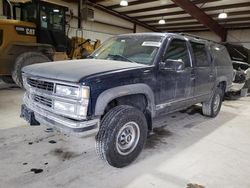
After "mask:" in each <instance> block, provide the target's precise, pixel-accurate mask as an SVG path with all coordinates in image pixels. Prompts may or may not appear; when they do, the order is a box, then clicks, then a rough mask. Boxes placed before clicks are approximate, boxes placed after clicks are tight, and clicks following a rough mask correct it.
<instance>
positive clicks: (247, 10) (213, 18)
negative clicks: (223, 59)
mask: <svg viewBox="0 0 250 188" xmlns="http://www.w3.org/2000/svg"><path fill="white" fill-rule="evenodd" d="M89 2H90V3H89V4H90V5H92V6H95V7H96V6H97V7H98V8H99V9H103V10H104V11H108V12H109V13H112V14H114V15H116V16H121V17H126V19H127V20H130V21H132V22H134V23H136V24H139V25H142V26H146V28H148V29H151V30H154V31H162V32H166V31H171V32H180V31H181V32H187V31H205V30H211V31H213V32H215V33H216V34H217V35H219V36H220V37H221V38H222V40H225V38H224V35H225V32H226V30H228V29H239V28H241V29H244V28H247V29H249V28H250V1H249V0H237V1H232V0H143V1H142V0H128V6H127V7H121V6H120V5H119V3H120V0H92V1H89ZM222 12H226V13H227V14H228V17H227V18H226V19H222V20H219V19H218V14H219V13H222ZM162 18H163V19H165V20H166V24H164V25H159V24H158V21H159V19H162Z"/></svg>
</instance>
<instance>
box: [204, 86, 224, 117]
mask: <svg viewBox="0 0 250 188" xmlns="http://www.w3.org/2000/svg"><path fill="white" fill-rule="evenodd" d="M222 100H223V91H222V89H221V88H219V87H217V88H216V89H215V91H214V93H213V96H212V97H211V98H210V99H209V100H207V101H205V102H203V103H202V112H203V115H204V116H208V117H216V116H217V115H218V113H219V112H220V109H221V104H222Z"/></svg>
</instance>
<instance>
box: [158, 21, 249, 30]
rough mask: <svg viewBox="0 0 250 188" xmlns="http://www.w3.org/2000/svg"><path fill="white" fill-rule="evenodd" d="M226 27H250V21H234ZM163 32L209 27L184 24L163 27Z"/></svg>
mask: <svg viewBox="0 0 250 188" xmlns="http://www.w3.org/2000/svg"><path fill="white" fill-rule="evenodd" d="M224 27H225V28H227V29H242V28H246V27H250V22H245V23H234V24H225V25H224ZM161 30H162V32H166V31H177V32H183V31H190V30H206V31H208V30H209V29H208V28H206V27H205V26H188V27H187V26H183V27H170V28H169V27H168V28H167V27H166V28H162V29H161Z"/></svg>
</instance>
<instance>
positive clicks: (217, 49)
mask: <svg viewBox="0 0 250 188" xmlns="http://www.w3.org/2000/svg"><path fill="white" fill-rule="evenodd" d="M211 51H212V57H213V61H214V64H215V65H216V66H232V61H231V58H230V55H229V53H228V51H227V49H226V47H225V46H223V45H216V44H214V45H212V46H211Z"/></svg>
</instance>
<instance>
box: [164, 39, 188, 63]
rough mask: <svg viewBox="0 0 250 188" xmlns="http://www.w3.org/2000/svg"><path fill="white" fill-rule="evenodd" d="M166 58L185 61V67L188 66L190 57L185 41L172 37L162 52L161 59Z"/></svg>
mask: <svg viewBox="0 0 250 188" xmlns="http://www.w3.org/2000/svg"><path fill="white" fill-rule="evenodd" d="M167 59H173V60H182V61H183V62H184V63H185V67H190V58H189V53H188V48H187V43H186V41H184V40H180V39H173V40H172V41H171V42H170V45H169V46H168V48H167V51H166V52H165V54H164V57H163V61H166V60H167Z"/></svg>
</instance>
